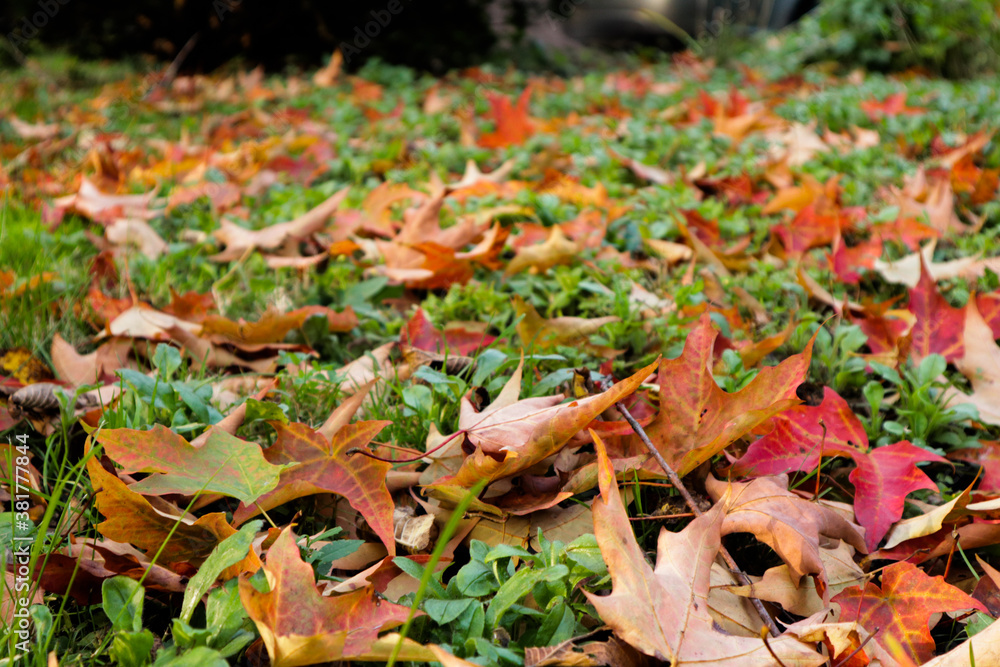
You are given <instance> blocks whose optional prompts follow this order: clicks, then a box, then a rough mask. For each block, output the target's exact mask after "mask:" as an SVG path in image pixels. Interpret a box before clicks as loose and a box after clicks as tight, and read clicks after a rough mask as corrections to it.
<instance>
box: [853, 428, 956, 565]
mask: <svg viewBox="0 0 1000 667" xmlns="http://www.w3.org/2000/svg"><path fill="white" fill-rule="evenodd" d="M855 459H856V460H857V463H858V467H857V468H855V469H854V470H852V471H851V475H850V477H849V478H848V479H850V480H851V484H853V485H854V490H855V494H854V516H855V517H856V518H857V520H858V523H859V524H861V525H862V526H864V528H865V543H866V544H867V545H868V551H869V552H871V551H874V550H875V547H877V546H878V543H879V542H881V541H882V538H883V537H885V534H886V533H887V532H889V528H890V526H892V524H894V523H896V522H897V521H899V519H900V518H901V517H902V516H903V500H904V499H905V498H906V496H907V495H908V494H910V493H913V492H914V491H917V490H919V489H934V490H937V485H936V484H935V483H934V482H933V481H931V478H930V477H928V476H927V475H925V474H924V473H923V472H921V470H920V469H919V468H917V463H920V462H921V461H938V462H941V463H947V461H948V459H946V458H944V457H943V456H938V455H937V454H932V453H931V452H928V451H927V450H926V449H920V448H919V447H916V446H915V445H912V444H910V443H909V442H908V441H906V440H904V441H902V442H897V443H896V444H894V445H886V446H885V447H876V448H875V449H873V450H872V451H871V452H869V453H868V454H867V455H865V456H858V457H855Z"/></svg>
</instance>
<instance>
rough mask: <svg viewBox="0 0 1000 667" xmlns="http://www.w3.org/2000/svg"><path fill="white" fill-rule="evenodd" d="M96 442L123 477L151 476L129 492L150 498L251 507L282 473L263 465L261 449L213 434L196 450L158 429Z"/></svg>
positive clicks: (103, 436) (121, 432)
mask: <svg viewBox="0 0 1000 667" xmlns="http://www.w3.org/2000/svg"><path fill="white" fill-rule="evenodd" d="M96 437H97V441H98V442H100V443H101V444H102V445H104V451H106V452H107V454H108V456H110V457H111V458H112V459H114V461H115V462H116V463H118V464H120V465H121V466H122V468H123V469H124V471H125V472H127V473H133V472H148V473H155V474H152V475H150V476H149V477H147V478H145V479H143V480H140V481H138V482H136V483H135V484H133V485H132V486H131V489H132V490H133V491H135V492H137V493H144V494H146V495H150V496H163V495H166V494H168V493H180V494H183V495H186V496H192V495H194V494H196V493H199V492H202V493H221V494H222V495H225V496H230V497H232V498H239V499H240V500H241V501H243V502H245V503H252V502H253V501H255V500H257V498H259V497H260V496H262V495H264V494H265V493H267V492H268V491H270V490H271V489H273V488H274V487H275V486H276V485H277V484H278V473H279V472H281V466H276V465H272V464H270V463H268V462H267V460H266V459H265V458H264V452H263V451H262V450H261V448H260V445H258V444H256V443H253V442H247V441H246V440H240V439H239V438H237V437H236V436H233V435H230V434H228V433H226V432H225V431H221V430H218V429H212V430H211V431H210V433H209V436H208V440H206V442H205V444H204V445H203V446H201V447H195V446H194V445H192V444H191V443H190V442H188V441H187V440H185V439H184V438H182V437H181V436H179V435H177V434H176V433H174V432H173V431H171V430H170V429H168V428H167V427H165V426H162V425H159V424H158V425H156V426H154V427H153V428H152V430H149V431H136V430H133V429H128V428H117V429H111V430H102V431H100V432H99V433H98V434H97V436H96Z"/></svg>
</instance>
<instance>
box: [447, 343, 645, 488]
mask: <svg viewBox="0 0 1000 667" xmlns="http://www.w3.org/2000/svg"><path fill="white" fill-rule="evenodd" d="M657 363H659V360H657V361H654V362H653V363H652V364H650V365H649V366H646V367H645V368H643V369H641V370H639V371H638V372H637V373H636V374H635V375H633V376H632V377H630V378H627V379H625V380H622V381H621V382H619V383H617V384H616V385H614V386H613V387H611V388H610V389H608V390H607V391H604V392H602V393H600V394H596V395H594V396H588V397H587V398H581V399H578V400H575V401H572V402H570V403H562V400H563V396H562V394H558V395H556V396H544V397H538V398H526V399H524V400H518V398H517V397H518V394H519V393H520V391H521V370H522V367H523V362H522V365H521V366H518V369H517V371H515V372H514V375H513V376H512V377H511V379H510V380H509V381H508V382H507V384H506V385H505V386H504V388H503V391H501V392H500V396H498V397H497V399H496V400H495V401H494V402H493V403H492V404H490V405H489V406H488V407H487V408H485V409H483V410H481V411H478V410H476V408H475V407H473V405H472V403H471V401H469V399H468V397H465V398H463V399H462V407H461V414H460V416H459V420H458V425H459V428H461V431H464V432H465V435H466V437H467V438H468V440H469V442H470V443H471V444H472V445H473V446H475V448H476V449H475V451H474V452H473V453H472V454H470V455H469V456H468V457H467V458H466V459H465V461H464V462H463V463H462V467H461V468H459V469H458V472H456V473H455V474H454V475H452V476H451V477H446V478H444V479H441V480H438V482H437V484H440V485H443V486H448V485H450V486H456V485H457V486H461V487H465V488H470V487H472V486H473V485H474V484H475V483H476V482H478V481H479V480H480V479H483V478H486V479H489V480H490V481H493V480H497V479H500V478H503V477H511V476H513V475H516V474H518V473H521V472H524V471H525V470H527V469H528V468H530V467H532V466H533V465H535V464H536V463H538V462H539V461H542V460H543V459H546V458H548V457H549V456H552V455H553V454H555V453H556V452H558V451H559V450H560V449H562V447H563V445H565V444H566V443H567V442H568V441H569V439H570V438H572V437H573V436H574V435H576V434H577V433H579V432H580V431H581V430H582V429H584V428H586V426H587V424H589V423H590V422H591V421H593V420H594V419H595V418H596V417H597V416H598V415H599V414H601V413H602V412H604V411H605V410H607V409H608V408H610V407H611V406H612V405H614V404H615V403H616V402H618V401H620V400H622V399H624V398H626V397H628V396H631V395H632V393H634V392H635V390H636V389H638V388H639V385H640V384H641V383H642V382H643V380H645V379H646V378H648V377H649V375H650V373H652V372H653V371H654V370H655V369H656V365H657Z"/></svg>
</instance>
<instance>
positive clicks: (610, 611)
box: [584, 438, 825, 667]
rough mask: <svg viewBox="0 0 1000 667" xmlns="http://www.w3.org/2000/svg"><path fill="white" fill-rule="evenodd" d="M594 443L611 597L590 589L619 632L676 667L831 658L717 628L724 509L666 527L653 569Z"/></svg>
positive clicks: (783, 640) (785, 641)
mask: <svg viewBox="0 0 1000 667" xmlns="http://www.w3.org/2000/svg"><path fill="white" fill-rule="evenodd" d="M595 443H596V446H597V456H598V480H599V484H600V489H601V497H600V498H599V499H597V500H595V502H594V505H593V512H594V534H595V535H596V536H597V543H598V545H599V546H600V548H601V555H602V556H603V557H604V561H605V562H606V563H607V565H608V571H609V573H610V574H611V580H612V584H613V589H612V591H611V594H610V595H605V596H601V595H595V594H593V593H589V592H587V591H584V594H585V595H586V596H587V600H588V601H589V602H590V603H591V604H592V605H594V608H595V609H596V610H597V613H598V614H599V615H600V617H601V620H602V621H604V622H605V623H607V624H608V625H609V626H610V627H611V628H612V630H614V631H615V634H617V635H618V636H619V637H621V638H622V639H624V640H625V641H626V642H628V643H629V644H631V645H632V646H634V647H635V648H637V649H639V650H640V651H642V652H643V653H645V654H646V655H650V656H653V657H655V658H659V659H660V660H669V661H670V664H671V665H672V666H674V667H680V666H681V665H693V664H712V665H732V666H734V667H735V666H737V665H740V666H742V667H748V666H752V665H761V666H764V665H767V666H768V667H771V666H773V665H775V664H777V661H776V659H775V658H774V657H772V654H771V652H770V651H773V652H774V655H775V656H777V660H780V661H781V664H783V665H785V666H786V667H792V666H793V665H798V666H802V667H805V666H807V665H809V666H813V665H820V664H822V663H823V662H825V658H823V657H822V656H821V655H819V654H818V653H816V652H815V650H814V649H813V648H812V647H810V646H808V645H807V644H803V643H800V642H799V641H798V640H797V639H795V638H793V637H791V636H785V635H782V636H781V637H775V638H772V639H770V640H769V642H768V643H769V645H770V651H769V650H768V648H767V647H765V646H764V642H763V641H762V640H761V639H759V638H750V637H736V636H731V635H727V634H724V633H722V632H720V631H718V630H716V628H715V622H714V621H713V620H712V617H711V616H710V615H709V613H708V591H709V580H710V572H711V569H712V563H713V562H714V561H715V558H716V557H717V556H718V554H719V549H720V547H721V544H722V542H721V539H722V523H723V521H724V520H725V513H724V510H723V506H722V505H721V504H720V505H716V506H715V507H713V508H712V509H711V510H709V511H708V512H706V513H705V514H704V515H702V516H701V517H698V518H697V519H695V520H694V521H692V522H691V523H690V524H688V525H687V527H685V528H684V530H682V531H681V532H679V533H671V532H669V531H668V530H666V528H664V529H662V530H661V531H660V537H659V540H658V542H657V559H656V567H655V568H651V567H650V566H649V563H647V562H646V556H645V553H644V552H643V550H642V549H641V548H640V547H639V545H638V543H637V542H636V540H635V536H634V535H633V534H632V526H631V523H630V522H629V520H628V515H627V514H626V513H625V507H624V505H623V504H622V501H621V497H620V496H619V493H618V486H617V484H616V483H615V472H614V470H613V468H612V466H611V461H610V460H609V459H608V455H607V452H606V451H605V450H604V447H603V445H602V443H601V442H600V439H599V438H595Z"/></svg>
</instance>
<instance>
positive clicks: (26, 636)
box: [3, 434, 35, 653]
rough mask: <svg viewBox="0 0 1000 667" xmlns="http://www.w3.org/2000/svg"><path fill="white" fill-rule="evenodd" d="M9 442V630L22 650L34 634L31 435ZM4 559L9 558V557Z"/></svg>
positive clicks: (7, 469) (26, 651) (18, 650)
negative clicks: (11, 583)
mask: <svg viewBox="0 0 1000 667" xmlns="http://www.w3.org/2000/svg"><path fill="white" fill-rule="evenodd" d="M7 443H8V444H9V445H10V447H8V448H7V451H8V456H9V458H8V459H7V460H6V461H4V462H3V463H4V464H6V465H5V466H4V467H5V468H6V472H7V473H8V474H9V476H8V477H7V479H5V480H4V482H6V483H7V485H9V486H8V489H9V491H10V496H11V506H12V509H13V510H14V511H13V512H12V513H11V517H12V518H11V520H12V521H13V526H12V528H13V531H12V532H13V544H12V549H13V554H12V555H13V559H12V560H13V566H14V586H13V589H12V590H8V591H7V594H8V595H10V597H11V599H12V601H13V603H14V604H13V607H14V615H13V622H12V623H11V626H12V627H11V628H10V630H11V634H12V635H13V636H14V637H15V638H16V642H15V644H14V645H15V650H16V651H17V652H19V653H21V652H23V653H28V651H29V650H30V646H29V641H30V637H31V612H30V610H29V607H30V601H31V550H32V549H31V547H32V542H33V541H34V539H35V537H34V535H33V533H34V531H33V530H32V528H33V526H32V523H31V519H30V518H28V509H29V508H30V506H31V505H30V503H31V500H30V496H29V491H30V488H31V487H30V482H29V480H30V477H29V469H28V466H29V463H30V451H29V449H28V436H27V435H23V434H22V435H15V436H8V439H7ZM4 560H5V561H6V558H5V559H4ZM7 562H10V561H7Z"/></svg>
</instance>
